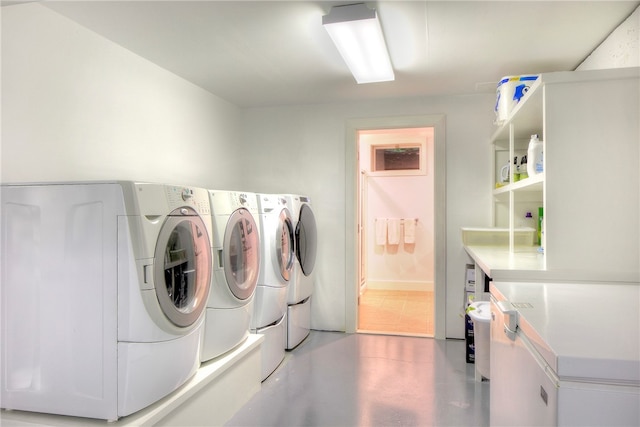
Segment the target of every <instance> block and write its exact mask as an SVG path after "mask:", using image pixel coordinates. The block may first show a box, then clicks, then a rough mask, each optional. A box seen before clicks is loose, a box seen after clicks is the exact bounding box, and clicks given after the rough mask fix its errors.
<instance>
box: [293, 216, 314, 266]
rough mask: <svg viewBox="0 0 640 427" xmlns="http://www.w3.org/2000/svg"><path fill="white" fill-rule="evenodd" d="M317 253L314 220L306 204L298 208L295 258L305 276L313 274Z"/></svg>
mask: <svg viewBox="0 0 640 427" xmlns="http://www.w3.org/2000/svg"><path fill="white" fill-rule="evenodd" d="M317 251H318V235H317V230H316V218H315V216H314V215H313V211H312V210H311V208H310V207H309V205H307V204H303V205H302V207H301V208H300V217H299V219H298V224H297V225H296V257H298V262H300V267H302V272H303V273H304V274H305V276H309V275H310V274H311V273H312V272H313V267H314V266H315V264H316V253H317Z"/></svg>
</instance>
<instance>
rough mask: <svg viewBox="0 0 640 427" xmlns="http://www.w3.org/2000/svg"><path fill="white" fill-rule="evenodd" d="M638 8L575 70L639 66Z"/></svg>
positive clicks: (639, 22) (639, 16)
mask: <svg viewBox="0 0 640 427" xmlns="http://www.w3.org/2000/svg"><path fill="white" fill-rule="evenodd" d="M639 40H640V6H639V7H638V8H636V10H635V11H634V12H633V13H632V14H631V16H629V17H628V18H627V19H626V20H625V21H624V22H623V23H622V24H620V25H619V26H618V28H616V29H615V30H614V31H613V32H612V33H611V34H610V35H609V37H607V39H606V40H605V41H603V42H602V43H601V44H600V46H598V47H597V48H596V49H595V50H594V51H593V52H592V53H591V55H589V56H588V57H587V59H585V60H584V61H583V62H582V64H580V65H579V66H578V68H576V70H599V69H606V68H624V67H639V66H640V42H639Z"/></svg>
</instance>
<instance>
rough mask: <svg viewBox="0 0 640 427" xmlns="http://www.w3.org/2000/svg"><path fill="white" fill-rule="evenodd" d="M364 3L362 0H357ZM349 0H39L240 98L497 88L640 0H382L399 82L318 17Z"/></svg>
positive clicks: (596, 36) (576, 45)
mask: <svg viewBox="0 0 640 427" xmlns="http://www.w3.org/2000/svg"><path fill="white" fill-rule="evenodd" d="M356 1H357V0H356ZM348 3H353V1H349V0H346V1H340V2H337V1H268V0H267V1H52V2H44V3H43V4H44V5H45V6H46V7H48V8H50V9H52V10H54V11H56V12H58V13H60V14H62V15H65V16H67V17H68V18H70V19H72V20H74V21H76V22H78V23H79V24H81V25H83V26H85V27H87V28H89V29H90V30H92V31H94V32H96V33H98V34H101V35H103V36H104V37H106V38H108V39H110V40H112V41H114V42H115V43H117V44H119V45H122V46H123V47H125V48H127V49H129V50H131V51H133V52H135V53H137V54H138V55H140V56H142V57H144V58H147V59H149V60H150V61H152V62H154V63H156V64H158V65H159V66H161V67H163V68H165V69H167V70H170V71H172V72H173V73H175V74H177V75H179V76H181V77H183V78H185V79H187V80H189V81H191V82H193V83H195V84H196V85H198V86H200V87H202V88H204V89H206V90H208V91H210V92H211V93H213V94H215V95H218V96H219V97H221V98H223V99H226V100H227V101H229V102H231V103H233V104H236V105H238V106H241V107H251V106H270V105H284V104H307V103H327V102H339V101H352V100H372V99H380V98H391V97H406V96H416V95H435V94H469V93H474V92H476V91H485V92H486V91H494V90H495V85H496V82H497V81H498V80H499V78H500V77H502V76H505V75H517V74H524V73H527V74H528V73H541V72H549V71H561V70H573V69H575V68H576V67H577V66H578V65H579V64H580V63H581V62H582V61H583V60H584V58H585V57H587V56H588V55H589V53H591V52H592V51H593V50H594V49H595V48H596V47H597V46H598V45H599V44H600V42H602V41H603V40H604V39H605V38H606V37H607V35H609V34H610V33H611V31H613V30H614V29H615V28H616V27H617V26H618V25H619V24H620V23H621V22H622V21H624V20H625V19H626V18H627V17H628V16H629V15H630V14H631V13H632V12H633V10H634V9H635V8H636V7H637V6H638V4H640V2H638V1H602V2H595V1H568V2H560V1H535V2H524V1H497V2H485V1H468V2H461V1H442V2H431V1H428V2H425V1H378V2H367V4H368V5H369V6H370V7H375V8H377V10H378V13H379V16H380V19H381V22H382V27H383V30H384V32H385V37H386V40H387V44H388V47H389V51H390V54H391V59H392V62H393V65H394V69H395V73H396V80H395V81H393V82H386V83H374V84H367V85H357V84H356V83H355V81H354V79H353V77H352V76H351V74H350V73H349V71H348V69H347V67H346V65H345V64H344V62H343V61H342V59H341V58H340V56H339V54H338V53H337V51H336V49H335V47H334V46H333V45H332V44H331V41H330V39H329V36H328V34H327V33H326V31H325V30H324V28H323V27H322V25H321V21H322V15H324V14H327V13H328V12H329V10H330V8H331V6H332V5H339V4H348Z"/></svg>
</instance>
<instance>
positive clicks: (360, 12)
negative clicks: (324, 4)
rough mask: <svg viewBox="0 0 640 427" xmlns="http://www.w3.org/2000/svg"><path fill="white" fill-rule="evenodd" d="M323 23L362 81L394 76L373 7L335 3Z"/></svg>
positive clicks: (368, 81) (392, 77) (354, 74)
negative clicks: (338, 4)
mask: <svg viewBox="0 0 640 427" xmlns="http://www.w3.org/2000/svg"><path fill="white" fill-rule="evenodd" d="M322 25H324V28H325V29H326V30H327V32H328V33H329V36H331V39H332V40H333V43H335V45H336V47H337V48H338V51H339V52H340V55H342V58H343V59H344V61H345V62H346V63H347V66H348V67H349V70H351V74H353V77H355V79H356V81H357V82H358V83H359V84H360V83H375V82H388V81H391V80H394V79H395V76H394V74H393V68H392V67H391V60H390V59H389V53H388V52H387V45H386V44H385V42H384V36H383V35H382V28H381V27H380V21H379V20H378V14H377V13H376V11H375V10H374V9H369V8H368V7H367V6H366V5H365V4H364V3H358V4H350V5H346V6H334V7H332V8H331V12H329V14H328V15H325V16H323V17H322Z"/></svg>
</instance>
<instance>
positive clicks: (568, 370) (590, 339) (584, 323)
mask: <svg viewBox="0 0 640 427" xmlns="http://www.w3.org/2000/svg"><path fill="white" fill-rule="evenodd" d="M490 290H491V294H492V295H494V297H495V296H498V299H506V300H508V301H509V302H511V303H512V304H515V305H516V307H515V308H516V309H517V311H518V313H519V315H520V319H519V322H518V327H519V328H520V333H524V334H525V335H526V336H527V338H529V340H530V341H531V342H532V343H533V345H534V346H535V348H536V350H537V351H538V352H539V353H540V355H541V356H542V357H543V358H544V359H545V361H546V362H547V363H548V364H549V366H550V367H551V368H552V369H553V370H554V371H555V372H556V374H557V375H558V377H559V378H560V379H561V380H563V379H564V380H571V381H588V382H600V383H616V384H620V383H622V384H628V385H632V386H634V387H640V283H626V284H623V283H615V284H614V283H528V282H494V283H492V284H491V289H490Z"/></svg>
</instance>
